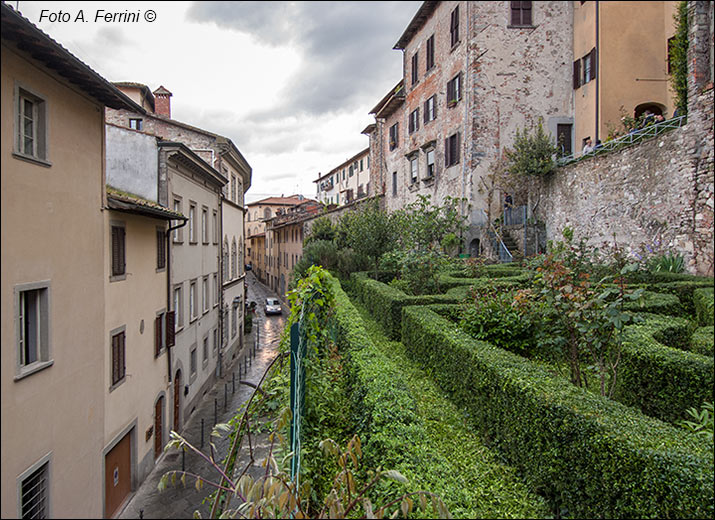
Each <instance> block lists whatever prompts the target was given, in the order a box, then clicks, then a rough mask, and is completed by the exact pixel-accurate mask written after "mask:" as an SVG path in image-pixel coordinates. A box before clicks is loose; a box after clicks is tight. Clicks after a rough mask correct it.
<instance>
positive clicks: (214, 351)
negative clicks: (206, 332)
mask: <svg viewBox="0 0 715 520" xmlns="http://www.w3.org/2000/svg"><path fill="white" fill-rule="evenodd" d="M213 335H214V346H213V354H214V357H216V354H218V329H214V330H213Z"/></svg>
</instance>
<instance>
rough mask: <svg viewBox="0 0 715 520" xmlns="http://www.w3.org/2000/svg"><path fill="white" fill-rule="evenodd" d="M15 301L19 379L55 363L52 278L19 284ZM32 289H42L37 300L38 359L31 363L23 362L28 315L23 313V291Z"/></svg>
mask: <svg viewBox="0 0 715 520" xmlns="http://www.w3.org/2000/svg"><path fill="white" fill-rule="evenodd" d="M13 291H14V296H13V300H14V302H15V320H14V321H15V353H16V359H15V377H14V381H19V380H21V379H24V378H25V377H28V376H30V375H32V374H35V373H37V372H39V371H41V370H44V369H46V368H49V367H51V366H52V365H53V364H54V359H53V358H52V334H51V330H52V318H51V314H52V313H51V308H52V307H51V305H52V289H51V283H50V280H42V281H37V282H30V283H23V284H17V285H15V286H14V288H13ZM30 291H33V292H34V291H41V293H40V294H39V299H38V300H37V305H38V306H39V310H38V314H37V315H38V326H39V329H40V330H39V333H38V340H39V344H38V345H37V353H36V355H37V359H36V360H35V361H33V362H31V363H24V362H23V352H22V350H23V349H24V343H23V341H25V340H24V339H23V333H22V332H23V331H22V329H23V323H24V320H25V319H26V317H24V314H23V313H22V306H23V296H22V295H23V293H28V292H30Z"/></svg>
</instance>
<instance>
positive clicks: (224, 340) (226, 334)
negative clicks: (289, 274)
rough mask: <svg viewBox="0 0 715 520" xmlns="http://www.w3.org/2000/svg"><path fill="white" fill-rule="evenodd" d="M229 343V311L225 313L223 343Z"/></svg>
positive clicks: (269, 277)
mask: <svg viewBox="0 0 715 520" xmlns="http://www.w3.org/2000/svg"><path fill="white" fill-rule="evenodd" d="M270 279H271V275H270V274H269V275H268V280H269V281H270ZM227 341H228V309H226V310H224V311H223V343H224V345H225V344H226V342H227Z"/></svg>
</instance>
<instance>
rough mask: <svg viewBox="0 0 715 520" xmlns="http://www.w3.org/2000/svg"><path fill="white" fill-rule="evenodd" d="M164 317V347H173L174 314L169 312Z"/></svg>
mask: <svg viewBox="0 0 715 520" xmlns="http://www.w3.org/2000/svg"><path fill="white" fill-rule="evenodd" d="M164 316H165V317H166V325H165V327H166V346H167V348H168V347H173V346H174V343H175V341H174V340H175V338H174V327H175V322H176V312H175V311H170V312H167V313H165V314H164Z"/></svg>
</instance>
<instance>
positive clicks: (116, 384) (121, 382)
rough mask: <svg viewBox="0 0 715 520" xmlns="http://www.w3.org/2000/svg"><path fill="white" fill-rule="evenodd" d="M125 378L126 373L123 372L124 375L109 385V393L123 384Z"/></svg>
mask: <svg viewBox="0 0 715 520" xmlns="http://www.w3.org/2000/svg"><path fill="white" fill-rule="evenodd" d="M126 380H127V375H126V374H124V377H122V378H121V379H120V380H119V381H117V382H116V383H114V384H112V386H110V387H109V392H110V393H111V392H114V391H115V390H116V389H117V388H119V387H120V386H122V385H123V384H124V381H126Z"/></svg>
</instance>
